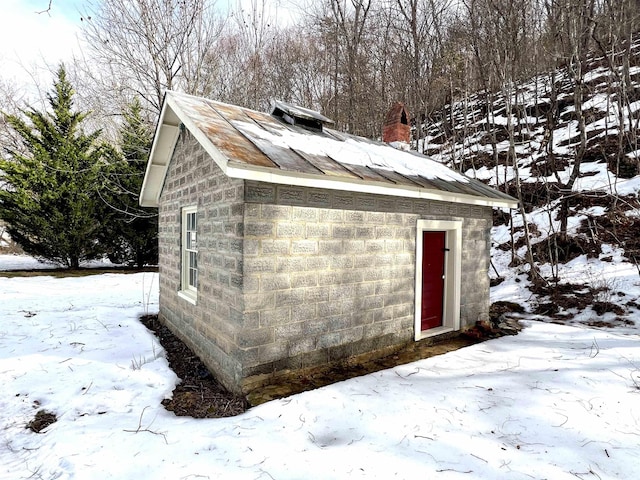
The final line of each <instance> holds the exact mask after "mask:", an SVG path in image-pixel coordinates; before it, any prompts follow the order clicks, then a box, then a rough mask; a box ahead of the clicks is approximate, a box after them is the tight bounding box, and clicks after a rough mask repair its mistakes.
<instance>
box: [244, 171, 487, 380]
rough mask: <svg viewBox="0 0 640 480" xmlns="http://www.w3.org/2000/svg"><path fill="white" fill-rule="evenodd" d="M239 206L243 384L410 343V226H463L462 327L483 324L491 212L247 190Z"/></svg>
mask: <svg viewBox="0 0 640 480" xmlns="http://www.w3.org/2000/svg"><path fill="white" fill-rule="evenodd" d="M245 200H246V202H247V204H246V207H245V231H244V233H245V240H244V242H245V248H244V279H245V283H244V286H245V309H246V311H245V316H246V318H251V323H250V324H248V323H247V324H245V327H246V328H247V329H253V330H252V331H251V332H249V331H247V335H246V336H245V338H246V340H247V341H246V342H245V343H244V344H243V345H242V348H243V352H242V354H243V361H242V363H243V366H244V373H243V376H246V377H249V376H252V375H258V374H267V373H270V372H275V371H279V370H283V369H299V368H306V367H311V366H317V365H321V364H324V363H327V362H332V361H335V360H339V359H344V358H348V357H351V356H354V355H359V354H362V353H367V352H371V351H375V350H380V349H383V348H385V347H391V346H399V345H402V344H405V343H407V342H411V341H413V338H414V290H415V284H414V282H415V280H414V279H415V249H416V245H415V238H416V225H417V220H418V219H419V218H420V219H454V218H455V219H460V218H462V219H463V228H462V243H463V252H462V271H463V277H464V281H463V285H462V292H461V297H462V298H461V322H462V325H463V326H465V325H473V324H475V322H476V320H478V319H479V318H483V317H484V316H486V315H488V310H489V297H488V292H489V278H488V266H489V265H488V260H489V259H488V257H487V254H488V253H487V252H488V250H487V247H488V241H489V229H490V227H491V209H490V208H483V207H470V206H468V205H455V204H446V203H442V202H437V201H424V200H412V199H403V198H395V197H385V196H375V195H367V194H358V193H350V192H339V191H332V190H320V189H311V188H302V187H292V186H283V185H272V184H265V183H256V182H247V184H246V191H245ZM249 325H251V327H250V326H249Z"/></svg>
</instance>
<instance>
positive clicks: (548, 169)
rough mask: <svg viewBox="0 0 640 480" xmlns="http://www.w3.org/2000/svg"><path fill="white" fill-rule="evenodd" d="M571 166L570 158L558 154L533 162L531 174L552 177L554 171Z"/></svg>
mask: <svg viewBox="0 0 640 480" xmlns="http://www.w3.org/2000/svg"><path fill="white" fill-rule="evenodd" d="M569 166H570V162H569V159H568V158H567V157H562V156H560V155H557V156H555V157H545V158H543V159H541V160H538V161H536V162H534V163H532V164H531V175H534V176H536V177H550V176H551V175H553V174H554V172H560V171H562V170H564V169H565V168H567V167H569Z"/></svg>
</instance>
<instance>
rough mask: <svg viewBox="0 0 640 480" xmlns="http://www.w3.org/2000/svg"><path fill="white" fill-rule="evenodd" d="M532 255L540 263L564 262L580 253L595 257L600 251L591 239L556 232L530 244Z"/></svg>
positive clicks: (598, 246)
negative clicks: (564, 236) (563, 235)
mask: <svg viewBox="0 0 640 480" xmlns="http://www.w3.org/2000/svg"><path fill="white" fill-rule="evenodd" d="M531 249H532V250H533V257H534V258H535V259H536V261H538V262H540V263H546V262H552V263H566V262H569V261H571V260H573V259H574V258H577V257H579V256H580V255H587V257H588V258H597V257H598V255H599V254H600V252H601V248H600V245H599V244H597V243H596V242H594V241H592V240H588V239H586V238H583V237H579V236H567V237H566V238H562V237H561V236H560V235H558V234H553V235H550V236H549V237H547V238H546V239H545V240H543V241H542V242H538V243H535V244H534V245H532V246H531Z"/></svg>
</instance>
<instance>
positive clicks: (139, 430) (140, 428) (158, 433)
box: [123, 406, 169, 445]
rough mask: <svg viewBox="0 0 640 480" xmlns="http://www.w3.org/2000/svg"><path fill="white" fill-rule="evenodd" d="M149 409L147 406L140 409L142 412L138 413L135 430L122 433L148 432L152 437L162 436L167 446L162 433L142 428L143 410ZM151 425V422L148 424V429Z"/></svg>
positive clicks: (165, 438)
mask: <svg viewBox="0 0 640 480" xmlns="http://www.w3.org/2000/svg"><path fill="white" fill-rule="evenodd" d="M147 408H149V407H148V406H146V407H144V408H143V409H142V412H141V413H140V419H139V420H138V428H136V429H135V430H126V429H125V430H123V431H124V432H129V433H139V432H149V433H152V434H154V435H162V438H164V443H166V444H167V445H169V442H167V436H166V435H165V434H164V433H162V432H154V431H153V430H149V428H148V427H147V428H142V417H143V416H144V412H145V410H146V409H147ZM152 424H153V421H152V422H151V423H150V424H149V427H150V426H151V425H152Z"/></svg>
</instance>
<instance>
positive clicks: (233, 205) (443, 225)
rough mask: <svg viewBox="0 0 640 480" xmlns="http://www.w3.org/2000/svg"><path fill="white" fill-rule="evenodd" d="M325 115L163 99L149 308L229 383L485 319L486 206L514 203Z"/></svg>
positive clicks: (146, 193)
mask: <svg viewBox="0 0 640 480" xmlns="http://www.w3.org/2000/svg"><path fill="white" fill-rule="evenodd" d="M394 108H396V112H397V117H398V121H399V122H400V123H404V124H405V125H406V124H407V113H406V110H404V107H402V108H398V107H397V106H394ZM385 123H386V124H387V125H386V127H387V128H388V127H389V125H388V124H389V123H392V120H391V119H390V118H389V117H388V118H387V121H386V122H385ZM330 124H331V121H330V120H329V119H328V118H326V117H324V116H322V115H321V114H319V113H317V112H314V111H311V110H307V109H304V108H300V107H295V106H292V105H287V104H285V103H281V102H275V104H274V107H273V111H272V112H271V114H269V113H261V112H257V111H253V110H249V109H246V108H242V107H238V106H233V105H228V104H223V103H219V102H215V101H212V100H208V99H204V98H198V97H193V96H189V95H184V94H179V93H175V92H167V94H166V96H165V100H164V104H163V108H162V112H161V115H160V119H159V122H158V125H157V129H156V133H155V138H154V142H153V147H152V150H151V154H150V158H149V163H148V166H147V171H146V175H145V179H144V183H143V187H142V192H141V204H142V205H144V206H154V207H158V208H159V216H160V217H159V229H160V231H159V251H160V258H159V264H160V265H159V271H160V312H159V317H160V319H161V321H162V322H164V323H165V324H166V325H167V326H168V327H169V328H170V329H171V330H172V331H173V332H174V333H175V334H177V335H178V336H179V337H180V338H182V340H184V341H185V342H186V343H187V344H188V345H189V346H190V347H191V348H192V349H193V350H194V351H195V352H196V354H197V355H198V356H199V357H200V358H201V359H202V360H203V361H204V362H205V364H206V365H207V366H208V367H209V369H210V370H211V371H212V373H214V375H216V377H217V378H218V379H219V380H220V381H221V382H222V383H223V384H224V385H225V386H226V387H227V388H229V389H231V390H232V391H235V392H237V393H243V392H246V391H247V390H249V389H250V388H252V386H255V385H257V384H258V383H263V384H264V383H267V382H269V380H270V379H272V378H275V376H277V375H278V373H280V372H283V371H292V370H293V371H295V370H301V369H305V368H308V367H316V366H323V365H328V364H331V363H332V362H336V361H341V360H344V359H349V358H352V357H355V356H359V355H362V354H368V355H371V356H375V355H382V354H384V353H388V352H389V351H391V350H393V349H394V348H399V347H401V346H404V345H406V344H407V343H409V342H413V341H420V340H423V339H426V338H431V337H435V336H438V335H444V334H451V332H457V331H460V330H462V329H464V328H466V327H468V326H473V325H475V323H476V321H478V320H482V319H486V318H488V312H489V278H488V267H489V232H490V228H491V224H492V211H491V210H492V207H494V206H500V207H507V208H513V207H515V206H516V201H515V200H514V199H513V198H511V197H509V196H507V195H505V194H503V193H501V192H498V191H496V190H493V189H491V188H489V187H487V186H486V185H484V184H483V183H481V182H479V181H476V180H472V179H470V178H467V177H465V176H463V175H461V174H459V173H457V172H455V171H453V170H450V169H448V168H447V167H444V166H443V165H441V164H439V163H437V162H434V161H432V160H430V159H429V158H428V157H425V156H422V155H419V154H417V153H415V152H410V151H406V150H402V149H398V148H394V147H392V146H389V145H387V144H384V143H380V142H374V141H371V140H367V139H364V138H361V137H356V136H352V135H347V134H344V133H341V132H338V131H336V130H333V129H331V128H329V125H330ZM394 130H395V131H406V132H408V127H407V128H405V127H402V128H396V129H394ZM400 143H402V142H400ZM394 144H395V145H396V146H397V145H398V141H397V138H395V137H394Z"/></svg>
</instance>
